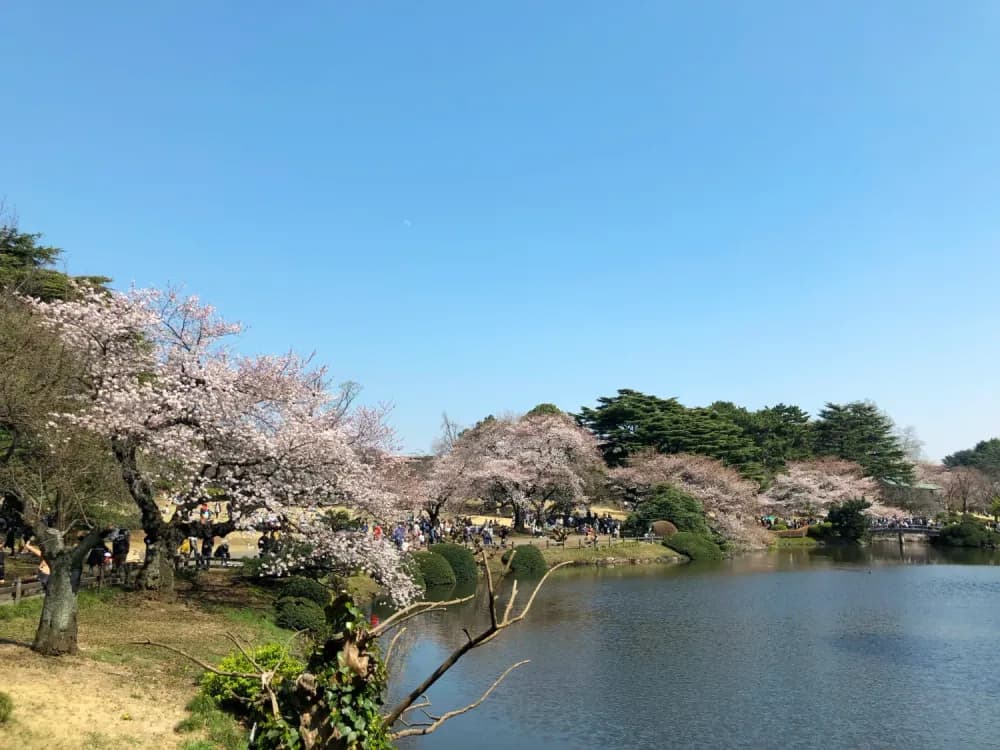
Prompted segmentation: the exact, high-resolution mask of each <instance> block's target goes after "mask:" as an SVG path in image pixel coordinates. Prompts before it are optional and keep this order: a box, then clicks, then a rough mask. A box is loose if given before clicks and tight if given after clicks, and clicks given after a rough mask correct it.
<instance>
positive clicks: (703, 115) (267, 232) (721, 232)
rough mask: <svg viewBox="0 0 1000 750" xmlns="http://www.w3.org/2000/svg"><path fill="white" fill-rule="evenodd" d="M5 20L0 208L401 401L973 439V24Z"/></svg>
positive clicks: (981, 296) (506, 15)
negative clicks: (593, 407) (876, 420)
mask: <svg viewBox="0 0 1000 750" xmlns="http://www.w3.org/2000/svg"><path fill="white" fill-rule="evenodd" d="M283 6H284V4H276V3H272V2H268V3H264V2H245V1H244V2H235V1H234V2H193V1H192V2H173V1H171V2H166V1H159V2H154V1H147V2H142V3H136V2H133V1H132V0H128V1H124V0H123V1H119V2H112V1H110V0H107V1H103V2H99V3H79V2H75V1H74V2H69V1H66V2H46V1H45V0H7V1H6V2H4V3H3V4H2V5H0V25H2V28H3V29H4V44H3V45H2V46H0V69H2V70H3V71H4V76H3V80H4V86H3V91H4V110H5V113H6V114H5V116H4V117H3V118H2V119H0V195H3V196H5V197H6V200H7V203H8V204H9V205H13V206H14V207H16V209H17V212H18V215H19V217H20V220H21V225H22V228H24V229H26V230H31V231H41V232H44V233H45V237H46V239H47V240H48V241H49V242H51V243H53V244H56V245H59V246H61V247H63V248H64V249H65V251H66V265H67V268H68V270H69V271H70V272H72V273H104V274H107V275H111V276H113V277H114V278H115V280H116V282H117V283H118V284H119V285H121V286H125V285H127V284H129V283H130V282H132V281H134V282H135V283H137V284H139V285H143V286H144V285H162V284H165V283H167V282H183V283H184V284H185V285H186V287H187V288H188V289H189V290H191V291H193V292H197V293H198V294H199V295H201V296H202V297H203V298H204V299H206V300H208V301H211V302H213V303H214V304H216V305H217V306H218V307H219V308H220V309H221V310H222V311H223V312H224V313H225V314H226V315H227V316H228V317H231V318H234V319H238V320H242V321H244V322H245V323H246V324H247V325H248V326H249V328H250V331H249V333H248V335H247V336H246V337H245V339H244V342H243V346H244V347H245V348H246V349H247V351H275V350H285V349H287V348H289V347H292V348H295V349H299V350H305V351H313V350H315V352H316V354H317V356H318V357H319V359H320V360H322V361H323V362H326V363H328V364H329V365H330V367H331V368H332V370H333V372H334V373H335V374H336V375H337V377H338V378H341V379H351V380H356V381H359V382H361V383H362V384H363V385H364V387H365V391H364V393H365V396H366V398H367V399H369V400H372V401H376V400H389V401H392V402H394V403H395V404H396V408H395V412H394V421H395V424H396V426H397V428H398V429H399V431H400V434H401V436H402V438H403V441H404V443H405V447H406V448H407V449H408V450H411V451H421V450H425V449H426V448H427V447H428V446H429V444H430V442H431V440H432V438H433V437H434V436H435V434H436V433H437V430H438V425H439V422H440V415H441V413H442V412H443V411H447V412H448V413H449V414H450V415H451V416H452V417H453V418H455V419H457V420H458V421H460V422H465V423H471V422H474V421H476V420H477V419H479V418H481V417H482V416H484V415H485V414H487V413H499V412H504V411H518V410H525V409H527V408H530V407H531V406H533V405H534V404H536V403H539V402H543V401H551V402H554V403H556V404H558V405H559V406H561V407H563V408H565V409H568V410H576V409H578V408H579V407H580V406H581V405H583V404H591V403H593V401H594V400H595V399H596V398H597V397H598V396H601V395H608V394H611V393H613V392H614V391H615V390H616V389H618V388H622V387H629V388H635V389H639V390H643V391H647V392H650V393H655V394H657V395H661V396H677V397H678V398H680V399H681V401H683V402H684V403H687V404H690V405H697V404H707V403H709V402H711V401H713V400H716V399H727V400H732V401H735V402H737V403H741V404H745V405H747V406H750V407H760V406H763V405H765V404H773V403H776V402H779V401H783V402H786V403H796V404H799V405H801V406H802V407H803V408H805V409H807V410H809V411H811V412H813V413H815V412H816V411H817V410H818V409H819V408H820V407H821V406H822V404H823V402H824V401H827V400H835V401H845V400H851V399H857V398H871V399H874V400H875V401H877V402H878V403H879V405H880V406H882V407H883V408H885V409H886V410H887V411H888V412H889V413H890V414H891V415H892V416H893V417H894V418H895V419H896V421H897V422H898V423H900V424H901V425H915V426H916V428H917V430H918V432H919V434H920V435H921V437H922V438H923V439H924V440H925V441H926V444H927V453H928V454H929V455H930V456H932V457H936V458H939V457H941V456H942V455H944V454H946V453H949V452H951V451H953V450H956V449H959V448H963V447H968V446H970V445H972V444H973V443H974V442H975V441H977V440H979V439H983V438H987V437H990V436H992V435H997V434H1000V395H998V392H997V374H998V372H1000V354H998V352H1000V348H998V344H1000V341H998V338H1000V337H998V327H1000V294H998V289H1000V212H998V209H1000V97H998V96H997V92H998V91H1000V5H997V4H995V3H992V2H959V3H944V2H921V1H920V0H905V1H902V0H901V1H899V2H882V3H864V2H823V3H817V2H809V3H802V2H753V3H734V2H728V1H727V2H698V3H694V2H689V3H668V2H625V3H610V2H580V1H579V0H577V1H574V2H555V1H552V2H537V1H534V2H504V3H491V4H487V3H476V2H473V3H470V2H447V3H446V2H437V3H435V2H428V3H370V2H336V3H334V2H298V3H293V4H288V7H283Z"/></svg>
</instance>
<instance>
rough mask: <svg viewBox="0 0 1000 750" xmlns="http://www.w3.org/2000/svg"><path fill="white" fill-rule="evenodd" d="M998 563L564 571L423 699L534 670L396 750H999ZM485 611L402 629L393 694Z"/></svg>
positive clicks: (769, 561)
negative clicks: (523, 615) (518, 618)
mask: <svg viewBox="0 0 1000 750" xmlns="http://www.w3.org/2000/svg"><path fill="white" fill-rule="evenodd" d="M997 562H1000V560H998V558H996V557H993V556H990V555H986V554H980V553H971V554H970V553H959V554H956V555H946V554H943V553H942V552H940V551H938V550H936V549H934V548H930V547H927V546H924V545H912V546H907V547H906V548H905V549H904V551H903V552H902V553H901V552H900V550H899V547H898V546H896V545H893V544H881V545H875V546H873V547H870V548H866V549H852V550H845V549H822V550H785V551H779V552H771V553H761V554H753V555H745V556H741V557H738V558H736V559H733V560H729V561H726V562H723V563H715V564H704V565H703V564H698V565H695V564H692V565H678V566H639V567H623V568H610V569H609V568H604V569H597V568H574V569H570V570H566V571H558V572H557V573H556V574H554V575H553V577H552V578H550V581H549V583H548V584H546V587H545V588H544V589H543V591H542V593H541V594H539V598H538V599H537V601H536V602H535V605H534V607H533V608H532V611H531V613H530V614H529V616H528V618H527V619H526V620H525V621H524V622H522V623H521V624H519V625H517V626H515V627H514V628H513V629H511V630H510V631H508V632H507V633H505V634H504V635H502V636H501V637H500V638H499V639H498V640H496V641H494V642H493V643H490V644H488V645H486V646H484V647H482V648H480V649H477V650H476V651H473V652H472V653H471V654H469V655H468V656H466V657H465V658H464V659H463V660H462V661H461V662H459V664H458V665H457V666H456V667H455V668H454V669H453V670H452V671H451V672H449V673H448V674H447V675H446V676H445V677H444V678H443V679H442V680H441V681H440V682H439V683H438V684H437V685H436V686H435V687H434V688H432V690H431V691H430V698H431V700H432V701H433V703H434V707H433V709H432V710H433V711H435V712H444V711H447V710H450V709H453V708H457V707H460V706H463V705H465V704H467V703H470V702H471V701H473V700H474V699H476V698H478V697H479V696H480V695H481V694H482V692H483V691H484V690H485V689H486V687H488V686H489V685H490V683H492V682H493V681H494V680H495V679H496V678H497V676H498V675H499V674H500V673H501V672H503V670H504V669H505V668H506V667H507V666H509V665H510V664H512V663H514V662H516V661H519V660H521V659H530V660H531V663H530V664H527V665H525V666H523V667H521V668H519V669H517V670H515V671H514V672H513V673H511V674H510V676H509V677H508V678H507V680H506V681H505V682H504V683H503V684H502V685H501V686H500V687H499V688H498V689H497V690H496V691H495V692H494V693H493V694H492V695H491V696H490V698H489V699H488V700H487V701H486V702H485V703H484V704H483V705H482V706H480V707H479V708H478V709H476V710H475V711H473V712H471V713H469V714H466V715H464V716H460V717H457V718H455V719H454V720H452V721H450V722H449V723H447V724H446V725H445V726H444V727H442V728H441V729H440V730H438V731H437V732H435V733H434V734H433V735H430V736H427V737H422V738H417V739H414V740H404V741H402V742H401V743H400V746H401V747H404V748H426V749H427V750H467V749H468V748H474V749H475V750H500V749H502V748H519V749H521V750H534V748H539V749H541V748H545V749H546V750H562V749H565V750H570V749H572V750H578V749H579V748H662V747H667V746H669V747H680V748H770V747H779V746H783V747H791V748H817V749H818V748H824V749H837V748H913V749H914V750H916V749H918V748H936V747H947V746H952V747H962V748H997V747H1000V728H998V727H997V726H996V724H995V717H996V709H997V705H998V699H1000V567H997V566H996V563H997ZM970 563H979V564H970ZM477 598H478V601H476V602H475V603H474V605H473V604H470V605H463V606H461V607H457V608H454V609H452V610H450V611H448V612H443V613H434V614H431V615H427V616H425V617H424V618H422V619H418V620H414V621H412V622H411V623H410V628H409V630H408V631H407V632H406V633H405V634H404V636H403V638H402V639H401V645H402V650H401V652H400V653H399V659H398V660H397V658H396V657H394V659H393V660H394V662H396V664H395V665H394V666H393V669H392V684H393V686H394V688H395V690H396V691H397V692H403V690H402V689H403V688H405V689H406V690H409V689H412V688H413V687H414V686H415V685H416V684H417V683H418V682H419V681H420V679H422V678H423V677H424V676H426V675H427V674H428V673H429V672H430V671H432V670H433V669H434V667H436V666H437V664H438V663H439V662H440V661H441V660H442V659H443V658H444V657H445V656H446V655H447V653H448V652H449V651H450V650H451V649H452V648H454V647H455V646H456V645H458V644H459V643H460V642H461V641H462V639H464V638H465V635H464V634H463V633H462V628H463V627H468V628H470V629H471V628H472V627H478V626H481V625H482V622H483V620H482V608H483V601H482V596H481V593H480V595H479V597H477Z"/></svg>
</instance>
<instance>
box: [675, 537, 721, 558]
mask: <svg viewBox="0 0 1000 750" xmlns="http://www.w3.org/2000/svg"><path fill="white" fill-rule="evenodd" d="M664 545H666V546H667V547H670V549H673V550H676V551H677V552H680V553H681V554H682V555H687V556H688V557H690V558H691V559H692V560H721V559H722V549H721V548H720V547H719V545H718V544H716V543H715V542H713V541H712V540H711V539H708V538H706V537H703V536H700V535H698V534H695V533H692V532H690V531H678V532H677V533H676V534H674V535H673V536H672V537H670V539H668V540H667V541H666V542H664Z"/></svg>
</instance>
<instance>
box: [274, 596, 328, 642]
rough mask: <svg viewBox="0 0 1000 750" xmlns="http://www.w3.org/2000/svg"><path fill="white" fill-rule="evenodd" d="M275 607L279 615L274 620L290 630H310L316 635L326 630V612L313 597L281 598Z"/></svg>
mask: <svg viewBox="0 0 1000 750" xmlns="http://www.w3.org/2000/svg"><path fill="white" fill-rule="evenodd" d="M275 607H276V609H277V611H278V616H277V617H276V618H275V619H274V621H275V622H276V623H277V624H278V627H282V628H287V629H288V630H308V631H309V632H310V633H313V634H314V635H322V634H323V633H324V632H326V613H325V612H324V611H323V608H322V607H320V606H319V605H318V604H317V603H316V602H314V601H313V600H312V599H302V598H294V599H293V598H288V599H279V600H278V603H277V604H276V605H275Z"/></svg>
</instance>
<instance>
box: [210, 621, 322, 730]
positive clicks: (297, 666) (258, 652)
mask: <svg viewBox="0 0 1000 750" xmlns="http://www.w3.org/2000/svg"><path fill="white" fill-rule="evenodd" d="M310 604H312V602H310ZM313 606H314V607H315V606H316V605H315V604H313ZM250 653H251V655H252V656H253V658H254V661H256V662H257V663H258V664H259V665H260V666H261V667H263V668H264V669H271V668H273V667H275V666H276V665H277V664H278V663H279V662H280V663H281V666H280V667H279V669H278V672H277V674H275V677H274V680H275V686H276V687H277V686H279V685H280V684H281V683H282V682H285V681H291V680H295V679H296V678H297V677H298V676H299V674H300V673H301V672H302V671H303V670H304V669H305V664H303V663H302V662H300V661H299V660H298V659H296V658H295V657H293V656H291V655H288V654H287V653H286V652H285V648H284V647H283V646H281V645H280V644H278V643H265V644H264V645H263V646H258V647H257V648H255V649H254V650H253V651H251V652H250ZM219 669H220V670H221V671H223V672H255V671H256V668H255V667H254V666H253V664H251V663H250V660H249V659H247V658H246V657H245V656H244V655H243V654H242V653H240V652H239V651H232V652H230V653H229V655H228V656H226V657H225V658H224V659H223V660H222V661H221V662H219ZM201 692H202V693H203V694H204V695H207V696H208V697H209V698H211V699H212V700H214V701H215V702H216V703H217V704H218V705H219V706H221V707H223V708H225V709H226V710H228V711H232V712H233V713H234V714H237V715H238V716H241V717H245V718H248V719H252V720H260V719H264V718H266V717H267V716H269V715H270V711H269V708H268V707H266V706H264V705H263V701H264V700H265V698H264V696H262V695H261V692H260V680H258V679H254V678H250V677H223V676H222V675H218V674H214V673H213V672H206V673H205V675H204V676H203V677H202V678H201Z"/></svg>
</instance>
